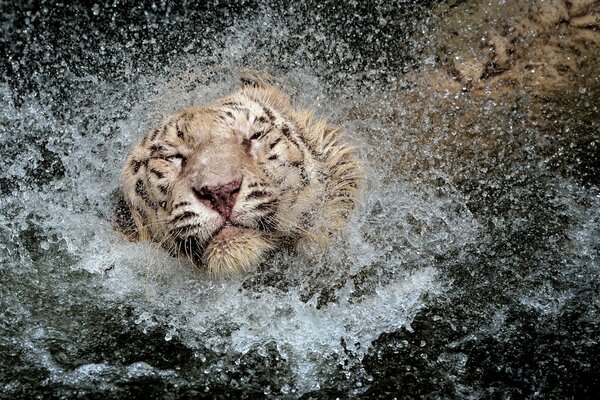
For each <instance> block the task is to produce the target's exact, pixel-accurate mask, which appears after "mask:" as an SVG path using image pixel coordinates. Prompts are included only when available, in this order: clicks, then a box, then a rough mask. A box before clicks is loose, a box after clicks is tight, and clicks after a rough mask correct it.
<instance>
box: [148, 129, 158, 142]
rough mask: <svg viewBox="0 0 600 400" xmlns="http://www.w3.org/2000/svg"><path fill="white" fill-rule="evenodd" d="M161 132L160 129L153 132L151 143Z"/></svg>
mask: <svg viewBox="0 0 600 400" xmlns="http://www.w3.org/2000/svg"><path fill="white" fill-rule="evenodd" d="M159 132H160V129H155V130H154V132H152V136H150V141H151V142H153V141H154V140H155V139H156V137H157V136H158V133H159Z"/></svg>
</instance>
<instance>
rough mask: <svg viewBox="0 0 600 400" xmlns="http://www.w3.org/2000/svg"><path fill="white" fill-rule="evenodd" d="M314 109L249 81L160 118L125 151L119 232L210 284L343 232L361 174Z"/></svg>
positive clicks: (261, 81) (262, 81) (337, 133)
mask: <svg viewBox="0 0 600 400" xmlns="http://www.w3.org/2000/svg"><path fill="white" fill-rule="evenodd" d="M314 114H315V113H314V111H312V110H304V109H295V108H293V106H292V104H291V99H290V96H289V95H287V94H285V93H284V91H283V90H282V89H280V88H279V87H278V85H276V84H275V83H273V80H269V79H267V78H264V77H263V76H260V75H257V74H255V75H245V76H243V78H242V85H241V87H239V88H238V89H237V90H236V91H234V92H233V93H231V94H229V95H227V96H225V97H222V98H220V99H217V100H215V101H213V102H210V103H208V104H204V105H200V106H197V107H191V108H187V109H184V110H182V111H180V112H177V113H175V114H174V115H172V116H170V117H168V118H167V119H166V121H164V122H163V123H162V124H160V126H158V127H157V128H155V129H152V130H150V132H148V133H146V134H145V135H144V136H143V137H142V139H141V140H140V141H139V142H138V143H137V144H135V145H134V146H133V148H132V149H131V151H130V152H129V154H128V155H127V158H126V160H125V163H124V166H123V169H122V180H121V186H120V200H119V202H118V205H117V206H116V209H115V213H114V214H115V218H114V219H115V222H116V225H117V229H118V230H119V231H120V232H122V233H123V234H125V235H126V237H127V238H129V240H131V241H136V242H155V243H158V244H160V246H162V247H163V248H164V249H165V250H167V251H168V253H169V254H171V255H173V256H175V257H181V258H184V259H186V258H187V259H188V260H189V261H190V262H191V264H192V265H193V266H194V267H196V268H198V269H199V270H202V271H206V272H208V274H209V275H210V276H212V277H216V278H227V277H233V276H236V275H238V274H241V273H244V272H248V271H252V270H253V269H256V268H257V266H259V265H260V264H261V263H263V262H264V261H265V260H266V259H267V258H268V257H269V255H270V254H272V253H273V252H274V251H276V250H278V249H281V248H284V247H290V246H292V247H294V246H295V248H304V249H306V248H311V246H312V245H317V247H319V248H322V247H323V246H324V245H327V243H329V242H330V241H331V239H332V238H333V237H334V236H336V235H337V234H339V233H340V231H341V230H342V229H343V228H344V226H345V224H346V222H347V220H348V217H349V215H350V214H351V213H352V211H353V210H354V208H355V206H356V202H357V197H358V194H359V193H360V191H361V187H362V183H363V181H364V174H363V172H362V169H361V166H360V165H359V161H358V156H357V149H356V147H355V146H353V145H351V144H349V143H347V142H346V141H345V139H344V133H343V131H342V129H341V128H340V127H337V126H334V125H330V124H329V123H328V122H326V121H325V120H324V119H321V118H316V117H315V116H314ZM305 244H307V245H308V247H307V246H304V245H305Z"/></svg>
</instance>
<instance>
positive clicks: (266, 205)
mask: <svg viewBox="0 0 600 400" xmlns="http://www.w3.org/2000/svg"><path fill="white" fill-rule="evenodd" d="M275 204H277V200H275V199H274V200H269V201H265V202H264V203H261V204H259V205H258V206H256V210H261V211H262V210H269V209H271V208H272V207H273V206H274V205H275Z"/></svg>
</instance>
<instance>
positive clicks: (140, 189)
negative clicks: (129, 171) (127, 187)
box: [135, 179, 156, 210]
mask: <svg viewBox="0 0 600 400" xmlns="http://www.w3.org/2000/svg"><path fill="white" fill-rule="evenodd" d="M135 192H136V193H137V195H138V196H140V198H141V199H142V200H144V202H145V203H146V204H148V206H150V207H151V208H152V209H154V210H156V205H155V204H154V202H153V201H152V200H151V199H150V196H148V192H147V191H146V186H145V185H144V182H142V180H141V179H138V180H137V181H136V182H135Z"/></svg>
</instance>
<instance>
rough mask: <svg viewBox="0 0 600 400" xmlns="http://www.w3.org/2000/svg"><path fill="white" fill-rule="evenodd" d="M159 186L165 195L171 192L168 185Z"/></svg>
mask: <svg viewBox="0 0 600 400" xmlns="http://www.w3.org/2000/svg"><path fill="white" fill-rule="evenodd" d="M157 188H158V190H159V191H160V192H161V193H162V194H164V195H166V194H167V193H169V189H167V187H166V186H163V185H158V186H157Z"/></svg>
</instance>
